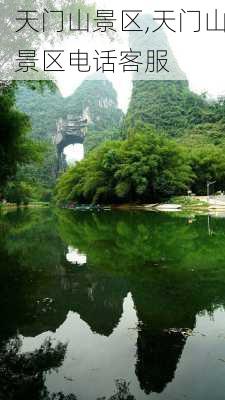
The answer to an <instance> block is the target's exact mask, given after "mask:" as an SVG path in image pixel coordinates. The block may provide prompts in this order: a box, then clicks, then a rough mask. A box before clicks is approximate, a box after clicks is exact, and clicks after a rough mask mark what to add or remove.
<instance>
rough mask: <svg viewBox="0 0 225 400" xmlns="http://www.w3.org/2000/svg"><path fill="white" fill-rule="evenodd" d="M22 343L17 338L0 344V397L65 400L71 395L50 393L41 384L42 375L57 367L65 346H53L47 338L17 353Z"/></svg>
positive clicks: (43, 384)
mask: <svg viewBox="0 0 225 400" xmlns="http://www.w3.org/2000/svg"><path fill="white" fill-rule="evenodd" d="M21 345H22V342H21V340H20V339H19V337H16V338H14V339H12V340H10V341H9V342H8V343H5V344H3V345H2V347H1V349H0V371H1V385H0V398H1V399H8V400H26V399H32V400H40V399H41V400H42V399H43V400H53V399H54V400H61V399H65V400H67V399H68V400H69V399H71V400H72V399H74V400H75V399H76V398H75V397H71V396H70V397H68V396H64V395H63V394H62V393H57V394H56V393H54V394H52V395H50V394H49V393H48V390H47V388H46V386H45V374H46V373H47V372H48V371H50V370H52V369H56V368H58V367H60V365H61V364H62V362H63V360H64V357H65V353H66V347H67V346H66V345H65V344H62V343H57V344H56V346H55V347H53V345H52V343H51V341H50V340H46V341H45V342H44V343H43V344H42V346H41V347H40V348H39V349H38V350H35V351H34V352H31V353H24V354H21V353H20V348H21Z"/></svg>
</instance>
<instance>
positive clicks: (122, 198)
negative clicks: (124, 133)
mask: <svg viewBox="0 0 225 400" xmlns="http://www.w3.org/2000/svg"><path fill="white" fill-rule="evenodd" d="M192 179H193V174H192V171H191V167H190V165H189V161H188V158H187V154H186V152H185V150H184V149H183V148H182V147H181V146H180V145H178V144H177V143H176V142H175V141H173V140H171V139H169V138H168V137H167V136H165V135H163V134H159V133H157V132H155V131H154V130H153V129H152V128H151V127H149V126H143V127H142V128H139V131H138V133H136V134H134V135H133V136H132V137H131V138H130V139H128V140H125V141H115V142H107V143H105V144H103V145H101V146H99V147H98V148H97V149H96V150H93V151H91V152H90V153H89V154H88V155H87V157H86V159H85V160H83V161H81V162H80V163H78V164H77V165H76V166H75V167H72V168H70V169H69V170H68V171H66V173H65V174H63V175H62V176H61V177H60V179H59V181H58V184H57V188H56V199H57V201H58V202H59V203H67V202H69V201H78V202H87V203H91V202H94V203H96V202H100V203H112V202H126V201H129V202H130V201H156V200H159V199H160V198H163V197H168V196H170V195H172V194H174V193H182V192H184V191H185V190H186V189H187V187H188V185H189V184H190V182H191V180H192Z"/></svg>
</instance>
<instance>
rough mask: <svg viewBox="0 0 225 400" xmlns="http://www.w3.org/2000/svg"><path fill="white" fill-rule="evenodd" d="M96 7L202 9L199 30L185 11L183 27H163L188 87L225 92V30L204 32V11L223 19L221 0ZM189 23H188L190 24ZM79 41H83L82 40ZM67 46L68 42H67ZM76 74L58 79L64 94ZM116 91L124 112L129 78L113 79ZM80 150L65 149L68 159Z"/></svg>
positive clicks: (136, 1) (100, 4)
mask: <svg viewBox="0 0 225 400" xmlns="http://www.w3.org/2000/svg"><path fill="white" fill-rule="evenodd" d="M96 3H97V9H101V8H102V9H105V10H107V9H108V10H109V9H110V10H111V9H113V10H114V12H115V14H116V13H117V14H118V15H120V14H119V13H121V10H124V9H128V10H143V12H145V13H152V12H153V11H155V10H174V11H176V15H177V16H178V17H179V14H180V13H182V11H181V9H183V10H184V11H190V10H192V11H193V10H200V11H201V18H202V19H201V24H202V25H201V32H198V33H193V32H192V29H193V24H194V21H195V18H196V14H191V13H189V14H187V13H186V14H185V16H184V20H183V21H184V22H183V23H184V31H183V32H182V33H180V32H176V33H174V32H171V31H170V30H168V29H166V30H165V33H166V34H167V37H168V40H169V43H170V46H171V48H172V50H173V52H174V54H175V57H176V59H177V61H178V63H179V65H180V68H181V69H182V70H183V71H184V72H185V74H186V76H187V78H188V80H189V84H190V88H191V90H193V91H194V92H196V93H202V92H207V93H208V95H209V96H212V97H217V96H219V95H224V94H225V78H224V71H225V46H224V43H225V32H224V31H223V32H222V31H221V32H207V31H206V28H205V27H206V13H207V12H208V13H209V16H210V23H213V22H214V19H215V9H216V8H217V9H218V14H219V15H220V20H219V22H218V24H221V23H223V19H222V17H223V14H224V12H225V4H224V0H214V1H213V2H212V1H209V0H204V1H203V0H152V1H151V0H120V1H118V0H114V1H113V2H112V1H111V0H97V1H96ZM189 24H190V25H189ZM81 45H82V43H81ZM68 46H70V43H69V42H68ZM81 82H82V81H81V79H80V77H79V78H78V76H76V75H73V77H72V76H68V79H65V76H64V77H63V79H62V80H61V81H60V80H59V81H58V86H59V88H60V90H61V92H62V94H63V96H68V95H70V94H72V93H73V91H74V90H75V89H76V87H78V86H79V85H80V84H81ZM112 83H113V86H114V88H115V89H116V91H117V94H118V103H119V107H120V108H122V110H123V111H124V112H126V110H127V107H128V104H129V99H130V96H131V91H132V83H131V80H130V79H124V78H123V79H122V77H120V76H116V78H115V79H114V80H113V81H112ZM82 156H83V153H82V150H81V149H80V148H78V147H77V146H75V147H74V148H70V149H69V150H68V149H67V159H68V160H72V161H73V160H75V159H77V158H78V159H81V158H82Z"/></svg>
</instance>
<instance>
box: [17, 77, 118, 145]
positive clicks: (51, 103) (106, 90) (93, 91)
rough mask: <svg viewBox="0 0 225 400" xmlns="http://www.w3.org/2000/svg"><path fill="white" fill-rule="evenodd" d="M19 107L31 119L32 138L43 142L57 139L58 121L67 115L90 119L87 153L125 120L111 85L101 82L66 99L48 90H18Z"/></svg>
mask: <svg viewBox="0 0 225 400" xmlns="http://www.w3.org/2000/svg"><path fill="white" fill-rule="evenodd" d="M17 106H18V107H19V108H20V109H21V110H23V111H24V112H25V113H26V114H27V115H29V117H30V119H31V123H32V136H33V137H35V138H41V139H46V138H51V137H52V136H53V135H54V133H55V131H56V123H57V121H58V120H59V118H66V117H67V115H68V114H71V115H78V116H80V115H83V114H84V116H85V117H86V118H87V119H88V136H87V138H86V141H85V147H86V148H87V149H89V148H91V147H93V143H99V142H100V141H102V140H104V139H105V131H106V130H109V129H110V130H111V129H113V128H117V129H118V128H119V126H120V124H121V120H122V116H123V113H122V111H121V110H120V109H119V108H118V104H117V94H116V91H115V90H114V89H113V86H112V84H111V83H110V82H109V81H101V80H97V81H84V82H83V83H82V84H81V85H80V86H79V87H78V88H77V89H76V90H75V92H74V93H73V94H72V95H71V96H69V97H67V98H63V97H62V95H61V94H60V92H59V91H58V90H56V91H55V92H54V93H53V92H52V91H50V90H49V89H48V88H47V89H46V90H44V91H43V92H42V93H39V92H37V91H32V90H30V89H28V88H26V87H24V86H19V89H18V91H17ZM96 133H97V135H96ZM97 136H98V137H97Z"/></svg>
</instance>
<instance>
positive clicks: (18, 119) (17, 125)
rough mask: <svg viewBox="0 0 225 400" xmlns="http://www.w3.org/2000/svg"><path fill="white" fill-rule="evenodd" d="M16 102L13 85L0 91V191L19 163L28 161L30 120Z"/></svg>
mask: <svg viewBox="0 0 225 400" xmlns="http://www.w3.org/2000/svg"><path fill="white" fill-rule="evenodd" d="M14 102H15V97H14V89H13V87H9V88H7V89H5V90H4V91H3V92H1V93H0V120H1V138H0V191H1V190H2V188H3V186H4V184H5V183H6V182H7V180H8V179H9V178H10V177H11V176H12V175H13V174H15V172H16V167H17V164H18V163H23V162H25V161H27V155H28V154H27V148H25V147H26V146H25V134H26V133H27V131H28V129H29V120H28V118H27V116H26V115H24V114H23V113H21V112H20V111H18V110H17V109H16V108H15V107H14ZM24 150H25V151H24Z"/></svg>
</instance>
